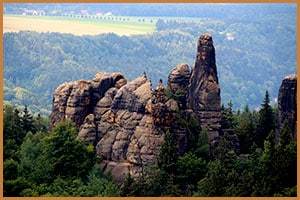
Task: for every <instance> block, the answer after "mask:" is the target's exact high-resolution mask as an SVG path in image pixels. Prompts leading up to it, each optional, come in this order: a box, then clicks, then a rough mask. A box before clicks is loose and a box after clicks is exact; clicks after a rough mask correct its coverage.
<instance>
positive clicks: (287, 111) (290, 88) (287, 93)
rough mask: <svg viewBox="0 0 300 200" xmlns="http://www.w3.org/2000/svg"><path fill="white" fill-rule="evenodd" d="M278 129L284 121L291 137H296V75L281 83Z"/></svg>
mask: <svg viewBox="0 0 300 200" xmlns="http://www.w3.org/2000/svg"><path fill="white" fill-rule="evenodd" d="M278 120H279V128H281V127H282V126H283V124H284V122H285V121H287V122H288V125H289V128H290V129H291V130H292V134H293V135H292V137H293V138H294V139H296V137H297V75H296V74H292V75H289V76H286V77H285V78H284V79H283V80H282V83H281V86H280V88H279V93H278Z"/></svg>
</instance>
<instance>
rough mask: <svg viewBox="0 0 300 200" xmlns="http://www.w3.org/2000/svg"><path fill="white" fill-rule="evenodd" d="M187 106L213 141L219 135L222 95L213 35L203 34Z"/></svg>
mask: <svg viewBox="0 0 300 200" xmlns="http://www.w3.org/2000/svg"><path fill="white" fill-rule="evenodd" d="M187 107H188V108H189V109H192V110H194V112H195V113H196V117H197V118H198V121H199V122H200V126H201V127H202V128H207V129H208V136H209V139H210V140H211V141H213V140H214V139H216V138H217V137H218V136H219V133H218V131H219V129H220V127H221V125H220V120H221V111H220V108H221V97H220V86H219V81H218V75H217V67H216V59H215V48H214V45H213V40H212V36H211V35H210V34H202V35H201V36H200V38H199V41H198V47H197V57H196V62H195V66H194V67H193V69H192V73H191V78H190V82H189V86H188V99H187Z"/></svg>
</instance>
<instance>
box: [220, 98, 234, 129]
mask: <svg viewBox="0 0 300 200" xmlns="http://www.w3.org/2000/svg"><path fill="white" fill-rule="evenodd" d="M227 105H228V108H225V107H224V105H222V107H221V128H222V129H232V128H233V126H234V117H233V110H232V106H233V104H232V102H231V101H229V102H228V104H227Z"/></svg>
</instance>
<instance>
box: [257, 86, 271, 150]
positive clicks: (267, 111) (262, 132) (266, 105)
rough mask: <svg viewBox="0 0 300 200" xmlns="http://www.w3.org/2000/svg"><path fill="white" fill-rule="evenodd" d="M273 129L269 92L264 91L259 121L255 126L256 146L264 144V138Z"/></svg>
mask: <svg viewBox="0 0 300 200" xmlns="http://www.w3.org/2000/svg"><path fill="white" fill-rule="evenodd" d="M274 129H275V122H274V114H273V109H272V107H271V106H270V99H269V93H268V91H266V94H265V98H264V100H263V103H262V104H261V109H260V110H259V121H258V127H257V135H256V139H255V141H256V144H257V146H258V147H261V148H262V147H263V146H264V140H265V139H266V138H267V136H268V135H269V133H270V132H271V131H272V130H274Z"/></svg>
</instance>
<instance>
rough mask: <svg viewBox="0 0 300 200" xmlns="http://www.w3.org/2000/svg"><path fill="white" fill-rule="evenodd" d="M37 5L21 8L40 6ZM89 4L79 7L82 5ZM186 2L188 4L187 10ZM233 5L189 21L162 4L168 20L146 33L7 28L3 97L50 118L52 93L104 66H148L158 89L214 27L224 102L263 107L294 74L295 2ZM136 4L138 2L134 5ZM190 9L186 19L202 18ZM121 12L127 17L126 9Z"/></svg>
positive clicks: (127, 69)
mask: <svg viewBox="0 0 300 200" xmlns="http://www.w3.org/2000/svg"><path fill="white" fill-rule="evenodd" d="M12 5H14V6H18V5H19V4H12ZM12 5H10V4H6V5H5V6H4V7H5V11H6V12H9V11H11V10H12V11H16V10H14V9H13V8H14V6H12ZM22 5H23V4H22ZM38 5H39V4H38ZM38 5H36V4H24V5H23V7H27V8H32V6H33V8H35V7H34V6H36V8H39V7H38ZM68 5H69V4H68ZM71 5H73V4H70V5H69V6H71ZM84 5H85V4H83V5H81V4H79V5H77V7H76V6H75V7H76V9H77V10H79V9H80V8H83V7H84ZM105 5H106V4H105ZM109 5H110V4H109ZM109 5H108V4H107V5H106V6H109ZM147 5H148V4H147ZM154 5H155V4H153V5H152V6H150V7H151V8H152V7H153V6H154ZM188 5H189V4H188ZM188 5H184V6H183V7H184V8H186V9H187V10H188V8H189V6H188ZM193 5H194V4H193ZM230 5H231V6H230ZM230 5H226V6H221V5H218V4H216V5H210V6H208V5H206V4H205V5H202V6H204V7H201V4H199V5H198V4H197V5H195V6H194V7H193V6H191V5H190V7H193V9H192V8H190V9H192V10H194V9H195V8H198V9H200V10H199V12H198V18H190V19H189V18H185V17H183V18H180V17H176V18H174V17H173V18H172V17H170V16H173V15H171V14H170V13H171V12H167V10H168V8H167V7H168V6H167V5H165V6H162V8H161V9H160V10H162V11H161V12H163V10H164V9H165V14H166V15H167V16H169V17H162V16H161V17H159V20H158V21H157V23H156V31H155V32H154V33H152V34H146V35H132V36H118V35H116V34H113V33H110V34H103V35H98V36H81V37H79V36H74V35H71V34H59V33H37V32H30V31H25V32H24V31H22V32H19V33H5V34H4V37H3V50H4V52H3V61H4V62H3V66H4V100H5V102H6V101H7V102H10V103H11V104H15V105H27V106H28V108H29V109H30V110H31V111H32V112H33V113H40V114H42V115H49V113H50V111H51V103H52V94H53V91H54V89H55V88H56V87H57V86H58V85H59V84H61V83H63V82H66V81H74V80H78V79H91V78H92V77H93V76H94V75H95V74H96V73H97V72H99V71H104V72H108V73H111V72H116V71H119V72H121V73H123V74H124V75H125V77H126V78H127V79H128V80H129V81H130V80H133V79H135V78H136V77H138V76H140V75H141V74H142V73H143V72H144V71H146V72H147V76H148V77H149V78H150V79H151V80H152V82H153V83H154V84H153V85H154V86H156V83H157V82H158V80H159V79H160V78H162V79H163V80H164V83H166V79H167V76H168V74H169V72H170V70H171V69H172V68H174V67H175V66H177V65H178V64H180V63H187V64H189V66H190V67H192V66H193V65H194V62H195V57H196V55H195V52H196V47H197V41H198V37H199V35H200V34H202V33H206V32H208V33H210V34H212V36H213V40H214V45H215V48H216V60H217V68H218V76H219V82H220V86H221V99H222V102H223V103H226V102H228V101H230V100H231V101H232V102H233V106H234V110H237V109H242V108H243V107H244V105H246V104H247V105H249V108H250V109H258V108H259V104H260V102H261V100H262V98H261V97H262V96H263V95H264V92H265V91H266V90H268V91H269V92H270V101H271V103H272V104H275V103H276V98H277V94H278V89H279V86H280V83H281V80H282V79H283V78H284V77H285V76H286V75H288V74H292V73H296V6H294V5H293V4H274V5H273V4H270V5H261V4H253V5H252V4H251V5H248V4H247V5H239V4H230ZM39 6H41V5H39ZM55 6H56V7H55ZM64 6H66V5H64V4H53V5H52V4H50V5H49V6H48V7H49V8H48V10H51V9H52V10H53V9H54V8H60V10H62V8H65V7H64ZM73 6H74V5H73ZM81 6H83V7H81ZM110 6H112V5H110ZM124 6H125V5H123V7H122V8H123V9H125V8H124ZM130 6H132V5H131V4H129V5H127V14H132V13H134V12H133V10H134V9H133V8H131V7H130ZM173 6H175V5H173ZM125 7H126V6H125ZM137 7H139V5H138V4H137V5H136V6H135V7H134V8H135V9H137ZM146 7H147V6H146ZM150 7H149V10H148V13H149V15H150V14H151V13H150V10H151V9H150ZM175 7H176V9H177V10H178V12H177V13H181V15H180V14H179V15H178V16H182V15H184V13H187V11H182V10H180V9H179V7H180V6H179V5H178V6H175ZM84 8H85V7H84ZM95 8H96V7H95ZM72 9H73V8H72ZM76 9H75V8H74V10H76ZM114 9H116V10H117V6H116V7H114ZM145 9H146V8H145ZM58 10H59V9H58ZM192 10H191V12H190V15H185V16H190V17H197V15H196V14H197V13H196V12H192ZM94 11H95V10H94ZM119 11H120V13H121V14H126V12H125V11H124V10H122V9H119ZM129 11H130V12H129ZM179 11H180V12H179ZM200 11H202V12H200ZM217 11H218V12H217ZM250 11H253V12H250ZM168 13H169V14H168ZM192 13H193V14H192ZM161 14H162V13H161ZM173 14H174V13H173ZM205 16H206V17H205ZM200 17H201V18H200Z"/></svg>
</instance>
